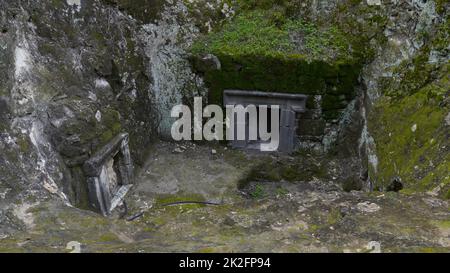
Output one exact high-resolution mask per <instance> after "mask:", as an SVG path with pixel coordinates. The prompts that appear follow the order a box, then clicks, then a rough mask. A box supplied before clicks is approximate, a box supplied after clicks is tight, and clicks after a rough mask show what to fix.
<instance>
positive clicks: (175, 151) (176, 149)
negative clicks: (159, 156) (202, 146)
mask: <svg viewBox="0 0 450 273" xmlns="http://www.w3.org/2000/svg"><path fill="white" fill-rule="evenodd" d="M173 152H174V153H177V154H180V153H182V152H183V150H182V149H180V148H178V147H177V148H175V149H174V150H173Z"/></svg>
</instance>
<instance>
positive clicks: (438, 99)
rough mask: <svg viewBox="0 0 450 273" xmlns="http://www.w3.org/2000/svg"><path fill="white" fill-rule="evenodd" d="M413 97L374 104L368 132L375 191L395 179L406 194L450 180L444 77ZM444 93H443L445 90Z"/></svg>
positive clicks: (446, 85)
mask: <svg viewBox="0 0 450 273" xmlns="http://www.w3.org/2000/svg"><path fill="white" fill-rule="evenodd" d="M445 71H446V70H445V69H444V70H443V74H442V78H440V79H439V80H437V81H435V82H433V83H431V84H428V85H426V86H425V87H423V88H422V89H420V91H417V92H416V93H415V94H413V95H410V96H406V97H404V98H401V99H398V98H397V99H393V98H390V97H384V98H383V99H381V100H380V101H378V102H377V104H376V105H375V107H374V109H373V111H372V113H371V115H370V118H369V127H370V130H371V131H372V132H373V135H374V139H375V142H376V145H377V155H378V161H379V166H378V172H377V173H376V174H374V176H373V177H375V178H376V181H377V184H378V186H379V187H385V186H386V185H388V184H389V183H390V181H391V180H392V179H393V178H394V177H400V178H401V179H402V181H403V183H404V185H405V190H407V191H411V190H412V191H428V190H432V189H434V188H435V187H437V186H442V185H443V186H444V188H443V190H442V194H445V193H446V190H448V189H447V187H448V185H449V184H450V179H449V176H448V174H449V173H450V154H449V152H448V149H449V147H448V137H449V136H448V125H446V122H445V117H446V116H447V114H448V112H449V107H448V104H446V103H445V97H446V96H448V90H449V82H448V79H447V75H448V74H447V72H445ZM445 90H447V91H445Z"/></svg>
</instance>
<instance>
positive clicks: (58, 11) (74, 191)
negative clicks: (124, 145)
mask: <svg viewBox="0 0 450 273" xmlns="http://www.w3.org/2000/svg"><path fill="white" fill-rule="evenodd" d="M0 6H1V10H2V11H1V13H2V14H1V18H2V19H1V20H2V21H1V29H2V32H1V34H0V35H1V41H0V43H2V44H1V49H0V58H1V67H0V70H1V72H2V78H1V79H0V102H1V103H0V104H1V115H0V119H1V121H2V122H1V125H0V136H1V137H0V139H1V141H0V145H1V147H2V153H1V155H0V162H1V164H0V168H1V173H2V176H1V178H0V189H1V192H2V193H4V194H3V195H2V202H3V200H7V201H4V202H8V203H10V202H12V201H11V200H15V198H19V199H21V198H25V197H26V196H28V195H33V196H34V195H36V193H40V194H41V195H44V196H45V195H48V194H57V195H59V196H60V197H62V198H64V199H65V200H66V202H70V203H71V204H73V205H76V206H79V207H85V208H87V207H88V204H87V199H86V197H87V195H86V183H85V179H84V173H83V170H82V168H81V167H82V165H83V163H84V162H85V161H86V160H87V159H88V158H89V157H90V156H91V155H92V154H93V153H95V152H96V151H97V150H98V149H99V148H101V147H102V146H103V145H105V144H106V143H107V142H108V141H110V140H111V139H112V138H113V137H115V136H116V135H117V134H119V133H120V132H128V133H129V134H130V147H131V150H132V156H133V159H134V161H135V162H136V163H139V162H140V160H142V157H143V152H144V149H143V147H145V146H146V145H147V144H148V143H149V142H150V141H151V139H152V138H153V137H154V136H155V135H156V128H157V122H156V118H155V116H156V115H155V112H154V111H153V106H152V105H153V102H152V98H151V96H150V93H151V84H152V82H153V78H152V75H151V73H150V67H149V66H148V64H149V63H150V60H149V59H148V57H147V56H146V54H145V52H144V50H143V46H142V44H141V43H142V41H141V40H140V39H139V35H138V34H139V31H140V29H141V28H140V26H141V24H142V23H140V22H138V21H137V20H136V19H133V18H131V17H129V16H128V15H126V14H124V13H122V12H121V11H119V10H118V9H117V8H114V7H111V6H108V5H106V4H105V3H103V2H101V1H67V2H66V1H37V2H36V1H34V2H27V3H19V2H11V1H0Z"/></svg>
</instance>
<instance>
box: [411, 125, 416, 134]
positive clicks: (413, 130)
mask: <svg viewBox="0 0 450 273" xmlns="http://www.w3.org/2000/svg"><path fill="white" fill-rule="evenodd" d="M411 131H412V132H413V133H414V132H416V131H417V124H414V125H413V126H412V127H411Z"/></svg>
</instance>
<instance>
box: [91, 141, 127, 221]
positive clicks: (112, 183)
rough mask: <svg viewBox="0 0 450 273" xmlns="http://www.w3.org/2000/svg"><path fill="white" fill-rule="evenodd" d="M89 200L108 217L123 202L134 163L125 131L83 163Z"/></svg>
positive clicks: (93, 206) (94, 207)
mask: <svg viewBox="0 0 450 273" xmlns="http://www.w3.org/2000/svg"><path fill="white" fill-rule="evenodd" d="M83 169H84V172H85V174H86V177H87V184H88V193H89V202H90V205H91V206H92V208H93V209H95V210H96V211H97V212H99V213H101V214H103V215H104V216H108V215H110V214H111V212H112V211H113V210H114V209H115V208H116V207H117V206H118V205H119V204H120V203H121V202H122V201H123V198H124V197H125V195H126V194H127V193H128V191H129V190H130V188H131V186H132V179H133V163H132V161H131V156H130V150H129V147H128V134H127V133H121V134H119V135H117V136H116V137H114V138H113V139H112V140H111V141H110V142H109V143H108V144H106V145H105V146H104V147H103V148H101V149H100V150H99V151H98V152H96V153H95V154H94V155H93V156H92V157H91V158H90V159H89V160H87V161H86V162H85V163H84V166H83Z"/></svg>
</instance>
